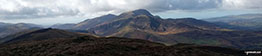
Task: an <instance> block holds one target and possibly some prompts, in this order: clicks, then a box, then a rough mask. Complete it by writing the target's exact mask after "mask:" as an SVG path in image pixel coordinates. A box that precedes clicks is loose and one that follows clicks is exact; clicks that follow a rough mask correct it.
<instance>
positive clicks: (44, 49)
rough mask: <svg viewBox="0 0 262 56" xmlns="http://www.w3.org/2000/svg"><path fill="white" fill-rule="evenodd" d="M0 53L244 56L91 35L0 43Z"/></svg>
mask: <svg viewBox="0 0 262 56" xmlns="http://www.w3.org/2000/svg"><path fill="white" fill-rule="evenodd" d="M215 49H218V50H215ZM0 55H1V56H17V55H18V56H34V55H37V56H60V55H61V56H71V55H73V56H83V55H84V56H85V55H87V56H244V54H243V53H242V51H239V50H235V49H229V48H222V47H212V46H197V45H183V44H179V45H173V46H165V45H163V44H159V43H154V42H150V41H146V40H139V39H128V38H115V37H109V38H98V37H93V36H85V37H74V38H60V39H47V40H40V41H23V42H19V43H15V44H8V45H1V46H0Z"/></svg>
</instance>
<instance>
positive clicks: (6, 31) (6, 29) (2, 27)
mask: <svg viewBox="0 0 262 56" xmlns="http://www.w3.org/2000/svg"><path fill="white" fill-rule="evenodd" d="M39 28H42V26H39V25H35V24H28V23H17V24H9V23H0V38H3V37H5V36H7V35H10V34H15V33H18V32H21V31H25V30H30V29H39Z"/></svg>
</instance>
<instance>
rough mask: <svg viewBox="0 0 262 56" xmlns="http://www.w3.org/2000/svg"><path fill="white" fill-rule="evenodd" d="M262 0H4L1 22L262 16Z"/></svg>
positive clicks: (45, 22) (1, 1)
mask: <svg viewBox="0 0 262 56" xmlns="http://www.w3.org/2000/svg"><path fill="white" fill-rule="evenodd" d="M261 5H262V0H0V22H6V23H34V24H40V25H52V24H57V23H60V24H62V23H78V22H81V21H83V20H85V19H92V18H94V17H98V16H101V15H106V14H115V15H118V14H120V13H123V12H127V11H132V10H136V9H147V10H148V11H150V12H151V13H152V14H153V15H158V16H161V17H162V18H183V17H193V18H197V19H203V18H211V17H220V16H226V15H239V14H252V13H262V6H261Z"/></svg>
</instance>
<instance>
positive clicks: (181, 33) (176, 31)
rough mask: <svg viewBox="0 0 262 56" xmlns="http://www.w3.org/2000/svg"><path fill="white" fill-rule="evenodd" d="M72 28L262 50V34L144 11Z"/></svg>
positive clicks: (167, 42) (102, 18)
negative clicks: (154, 14)
mask: <svg viewBox="0 0 262 56" xmlns="http://www.w3.org/2000/svg"><path fill="white" fill-rule="evenodd" d="M70 26H72V25H70ZM58 29H59V27H58ZM60 29H62V28H60ZM71 29H77V30H84V31H87V32H88V33H91V34H95V35H98V36H104V37H112V36H116V37H126V38H135V39H144V40H150V41H154V42H159V43H165V44H167V45H172V44H176V43H193V44H199V45H212V46H225V47H232V48H239V49H261V48H260V46H261V45H260V44H261V43H260V42H261V40H260V39H261V37H262V36H261V35H262V34H261V33H260V32H253V31H239V30H236V29H232V28H227V27H225V26H221V25H220V24H217V23H213V22H207V21H204V20H198V19H195V18H175V19H172V18H168V19H162V18H161V17H159V16H153V15H152V14H151V13H150V12H149V11H147V10H144V9H139V10H134V11H130V12H125V13H122V14H120V15H112V14H109V15H104V16H101V17H97V18H94V19H88V20H85V21H83V22H80V23H78V24H75V26H73V27H72V28H71Z"/></svg>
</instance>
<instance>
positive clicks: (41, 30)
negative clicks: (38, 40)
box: [33, 28, 62, 33]
mask: <svg viewBox="0 0 262 56" xmlns="http://www.w3.org/2000/svg"><path fill="white" fill-rule="evenodd" d="M48 31H62V30H58V29H53V28H46V29H40V30H36V31H34V32H33V33H41V32H48Z"/></svg>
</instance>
